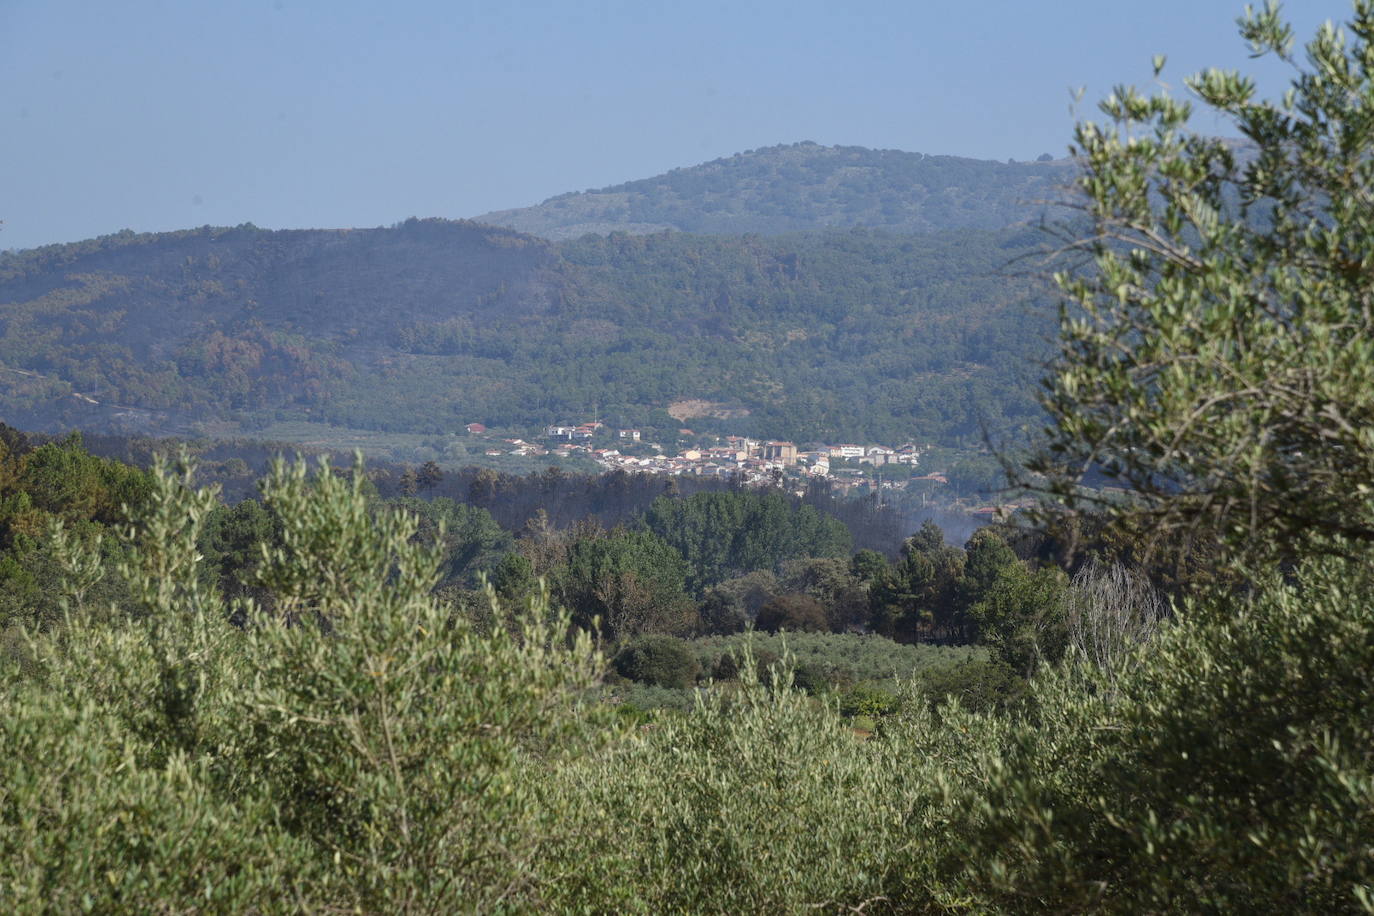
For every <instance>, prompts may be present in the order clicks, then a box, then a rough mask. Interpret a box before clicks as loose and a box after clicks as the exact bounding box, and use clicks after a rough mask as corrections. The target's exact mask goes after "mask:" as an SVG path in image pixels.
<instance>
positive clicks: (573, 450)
mask: <svg viewBox="0 0 1374 916" xmlns="http://www.w3.org/2000/svg"><path fill="white" fill-rule="evenodd" d="M467 431H468V433H469V434H471V435H474V436H478V437H483V438H487V429H486V427H485V426H483V425H482V424H480V423H471V424H468V426H467ZM683 432H684V433H687V432H690V431H689V430H683ZM594 440H595V442H594ZM491 442H492V444H491V446H490V447H489V448H487V449H486V454H488V455H491V456H496V455H519V456H536V457H537V456H543V455H552V456H555V457H560V458H567V457H573V456H578V455H581V456H584V457H588V458H591V459H592V460H594V461H595V462H596V463H597V464H598V465H600V466H601V467H602V468H604V469H606V470H615V469H622V470H626V471H636V472H642V473H649V474H665V475H671V476H677V475H683V474H691V475H696V476H703V477H729V478H735V477H738V478H741V479H743V480H744V481H745V482H746V483H768V482H776V481H777V480H779V478H781V477H786V478H792V479H799V478H808V477H832V476H835V477H838V478H841V479H840V480H839V481H838V482H840V483H843V482H844V481H843V478H845V477H847V476H850V475H857V474H858V472H857V471H854V470H840V469H839V468H837V467H835V465H837V464H838V463H840V462H841V461H843V462H848V463H849V464H850V467H851V468H852V465H853V464H859V465H872V466H874V467H881V466H883V465H889V464H895V465H906V466H908V467H911V468H914V467H915V466H916V465H917V464H918V463H919V462H920V458H921V453H922V451H923V447H922V446H920V445H917V444H915V443H907V444H905V445H902V446H899V447H897V448H889V447H887V446H885V445H855V444H848V443H846V444H841V445H816V446H809V447H806V448H799V447H798V446H797V445H796V444H795V443H792V442H782V441H776V440H765V439H750V438H747V437H744V436H724V437H720V438H718V439H717V440H716V442H715V444H714V445H703V446H698V447H692V448H687V449H683V450H682V451H681V452H679V453H678V454H676V455H669V454H666V453H665V452H664V450H663V448H662V447H661V446H658V445H655V444H653V443H649V442H645V441H644V439H643V434H642V433H641V431H640V430H638V429H613V428H610V427H607V426H606V425H605V424H603V423H600V422H590V423H580V424H576V425H554V426H547V427H545V428H544V435H543V437H542V439H540V441H539V442H526V441H525V440H523V439H500V440H496V439H494V438H493V439H492V440H491ZM597 443H599V444H597ZM626 446H640V447H638V448H633V449H630V450H629V451H631V452H633V454H626V453H623V452H622V451H621V449H622V448H625V447H626ZM646 448H647V449H650V450H652V453H651V454H646V453H645V449H646ZM832 468H834V471H832ZM927 478H928V479H930V480H931V481H934V482H937V483H944V482H945V480H944V478H943V477H942V476H941V475H940V474H938V473H937V474H930V475H927ZM918 479H919V478H918ZM887 485H889V486H890V485H891V484H887Z"/></svg>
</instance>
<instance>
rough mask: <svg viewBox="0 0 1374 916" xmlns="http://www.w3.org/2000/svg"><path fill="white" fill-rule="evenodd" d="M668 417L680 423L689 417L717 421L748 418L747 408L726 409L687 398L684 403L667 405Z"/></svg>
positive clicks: (710, 402) (717, 404) (720, 405)
mask: <svg viewBox="0 0 1374 916" xmlns="http://www.w3.org/2000/svg"><path fill="white" fill-rule="evenodd" d="M668 416H670V417H672V418H673V419H674V420H678V421H682V420H687V419H690V418H691V417H715V418H717V419H719V420H738V419H739V418H740V417H747V416H749V409H748V408H747V407H727V406H726V405H724V404H722V403H720V402H718V401H703V400H701V399H700V398H688V399H687V400H685V401H674V402H673V403H671V404H669V405H668Z"/></svg>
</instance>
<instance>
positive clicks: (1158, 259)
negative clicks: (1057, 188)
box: [1036, 0, 1374, 559]
mask: <svg viewBox="0 0 1374 916" xmlns="http://www.w3.org/2000/svg"><path fill="white" fill-rule="evenodd" d="M1241 33H1242V36H1243V37H1244V38H1245V40H1246V41H1247V42H1248V43H1249V44H1250V46H1251V48H1252V50H1253V51H1254V52H1255V53H1256V54H1257V55H1258V54H1271V55H1276V56H1277V57H1279V58H1281V59H1282V60H1284V61H1286V62H1288V63H1290V64H1292V65H1293V67H1294V70H1295V76H1294V79H1293V82H1292V86H1291V88H1290V90H1289V91H1288V92H1287V93H1286V94H1285V95H1284V96H1283V98H1282V99H1280V100H1277V101H1275V100H1269V99H1266V98H1263V97H1261V96H1260V95H1259V94H1258V92H1257V89H1256V84H1255V82H1254V80H1252V79H1250V78H1248V77H1246V76H1243V75H1242V74H1240V73H1238V72H1234V71H1219V70H1208V71H1206V72H1203V73H1201V74H1199V75H1197V76H1194V77H1192V78H1190V79H1188V80H1186V81H1185V83H1186V85H1187V87H1188V89H1189V90H1191V92H1192V94H1193V95H1195V96H1196V98H1197V99H1198V101H1199V102H1200V103H1201V105H1202V106H1204V107H1205V108H1206V109H1207V110H1209V112H1210V114H1212V115H1213V116H1215V117H1217V118H1219V119H1221V120H1224V121H1225V122H1227V123H1229V124H1230V125H1231V126H1232V129H1234V130H1235V131H1237V132H1238V133H1240V134H1241V135H1242V136H1243V137H1244V138H1245V141H1246V142H1245V143H1239V144H1238V143H1236V142H1233V141H1229V140H1225V139H1221V138H1218V137H1216V136H1209V135H1205V134H1198V133H1195V132H1192V131H1191V130H1189V129H1188V123H1189V120H1190V117H1191V115H1192V109H1193V105H1192V103H1190V102H1188V101H1184V100H1181V99H1179V98H1176V97H1174V96H1171V95H1170V94H1169V93H1168V92H1163V93H1160V94H1155V95H1146V94H1144V93H1141V92H1140V91H1138V90H1136V89H1135V88H1132V87H1120V88H1118V89H1117V90H1116V91H1115V92H1114V93H1113V94H1112V95H1111V96H1110V97H1109V98H1108V99H1107V100H1106V101H1104V102H1103V103H1102V105H1101V109H1102V111H1103V113H1104V114H1105V115H1106V117H1107V122H1106V123H1095V122H1091V121H1088V122H1084V123H1082V124H1080V125H1079V127H1078V129H1077V133H1076V142H1075V147H1074V152H1075V155H1077V156H1078V157H1079V160H1080V162H1081V163H1082V165H1083V167H1084V171H1083V175H1082V177H1081V179H1080V180H1079V182H1078V185H1079V189H1080V190H1081V191H1082V192H1083V206H1084V209H1085V211H1086V215H1087V217H1088V218H1089V219H1090V221H1091V226H1092V231H1091V232H1089V233H1088V234H1087V235H1086V237H1080V238H1079V239H1078V240H1077V241H1076V242H1075V243H1074V244H1073V246H1072V247H1073V248H1074V249H1076V250H1078V251H1080V252H1082V253H1084V254H1086V255H1087V256H1089V257H1090V263H1089V264H1088V266H1087V269H1085V270H1076V269H1075V270H1068V271H1065V272H1064V273H1062V274H1061V275H1060V276H1059V277H1058V280H1059V284H1060V287H1061V289H1062V290H1063V292H1064V293H1065V295H1066V298H1067V300H1068V303H1069V306H1070V307H1068V308H1066V310H1065V312H1064V317H1063V321H1062V328H1061V352H1060V356H1059V358H1058V360H1057V361H1056V363H1055V365H1054V367H1053V371H1052V374H1051V376H1050V378H1049V381H1048V387H1047V390H1046V392H1045V394H1044V397H1043V398H1042V402H1043V405H1044V407H1045V408H1046V410H1047V412H1048V415H1049V418H1050V421H1051V424H1050V427H1049V430H1048V435H1047V437H1046V441H1045V443H1044V446H1045V447H1044V449H1043V451H1042V452H1041V454H1040V457H1039V459H1038V461H1037V462H1036V466H1037V469H1038V470H1040V471H1042V472H1045V473H1046V474H1047V475H1048V478H1049V480H1050V486H1049V490H1050V492H1051V493H1052V495H1053V496H1054V497H1055V498H1056V501H1057V502H1058V503H1059V505H1060V506H1061V508H1062V507H1063V506H1067V507H1068V508H1069V509H1070V510H1078V509H1082V508H1084V507H1085V506H1087V507H1092V508H1096V509H1099V510H1105V511H1107V512H1109V513H1111V514H1113V515H1115V516H1116V517H1117V519H1118V520H1119V521H1121V522H1123V523H1125V524H1126V527H1127V529H1128V530H1130V531H1132V532H1134V533H1135V534H1137V535H1140V536H1141V537H1142V538H1144V539H1147V540H1150V541H1152V542H1153V543H1155V544H1157V545H1160V546H1163V547H1165V548H1166V549H1168V550H1173V549H1175V548H1177V547H1178V546H1179V545H1180V544H1184V543H1186V542H1188V541H1189V540H1196V541H1197V542H1199V543H1200V544H1202V545H1204V546H1209V547H1210V546H1211V545H1213V544H1214V543H1216V542H1217V541H1218V540H1219V541H1220V542H1222V543H1224V544H1226V545H1227V546H1228V547H1229V548H1230V549H1231V550H1232V551H1233V552H1234V553H1237V554H1239V555H1242V556H1250V557H1257V558H1263V559H1274V558H1293V557H1297V556H1301V555H1302V554H1303V552H1304V551H1305V550H1308V549H1310V548H1311V547H1312V546H1313V545H1314V544H1320V543H1321V542H1322V541H1321V539H1322V538H1328V537H1330V536H1333V535H1338V536H1342V537H1345V538H1349V539H1355V540H1364V541H1368V540H1374V304H1372V303H1371V297H1370V290H1371V284H1370V272H1371V270H1374V246H1371V240H1374V209H1371V207H1370V205H1369V204H1370V200H1371V194H1374V157H1372V156H1371V155H1370V153H1371V150H1374V3H1371V2H1369V0H1357V2H1356V3H1355V4H1354V15H1353V17H1352V19H1351V21H1350V23H1349V24H1348V26H1347V27H1345V28H1337V27H1334V26H1326V27H1323V28H1322V29H1321V30H1320V31H1319V32H1318V34H1317V35H1316V37H1315V38H1314V39H1313V40H1312V41H1311V42H1310V43H1309V44H1308V45H1307V47H1306V60H1305V61H1303V60H1301V59H1300V58H1298V56H1296V55H1295V54H1294V53H1293V33H1292V30H1291V28H1290V27H1289V26H1287V25H1286V24H1285V23H1284V22H1283V21H1282V19H1281V17H1280V14H1279V11H1278V8H1277V4H1276V3H1274V2H1273V0H1270V2H1269V3H1268V4H1267V5H1266V6H1265V8H1264V9H1262V10H1259V11H1254V10H1247V13H1246V15H1245V16H1244V17H1243V18H1242V20H1241ZM1162 63H1163V62H1162V60H1159V61H1157V64H1159V65H1160V66H1162ZM1094 470H1096V471H1101V472H1104V473H1105V474H1107V475H1108V476H1109V477H1110V478H1113V479H1114V480H1115V481H1116V482H1118V483H1119V484H1120V485H1121V486H1124V487H1126V488H1127V489H1128V490H1130V491H1131V492H1132V494H1133V496H1134V498H1133V499H1131V500H1126V501H1123V500H1120V499H1116V498H1113V497H1109V498H1107V499H1105V500H1100V499H1096V498H1094V493H1093V491H1087V492H1085V491H1082V490H1080V489H1079V488H1078V484H1079V482H1080V481H1081V479H1082V478H1083V476H1084V475H1085V474H1087V473H1089V472H1091V471H1094ZM1314 538H1315V539H1316V540H1315V541H1314V540H1313V539H1314Z"/></svg>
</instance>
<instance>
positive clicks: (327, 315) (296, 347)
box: [0, 220, 1053, 444]
mask: <svg viewBox="0 0 1374 916" xmlns="http://www.w3.org/2000/svg"><path fill="white" fill-rule="evenodd" d="M1041 243H1042V239H1041V238H1040V237H1039V236H1038V235H1037V234H1036V233H1034V232H1030V231H1010V230H1008V231H967V232H954V233H947V234H940V235H930V236H903V235H891V234H885V233H879V232H869V231H858V230H856V231H847V232H838V233H830V234H819V235H802V236H789V237H784V238H771V239H764V238H759V237H701V236H687V235H681V234H667V235H663V234H660V235H652V236H643V237H629V236H624V235H616V236H611V237H609V238H602V237H594V236H593V237H587V238H583V239H580V240H577V241H570V242H566V243H562V244H561V245H557V246H555V245H552V244H550V243H547V242H544V241H541V240H538V239H534V238H530V237H528V236H521V235H518V234H515V233H512V232H510V231H508V230H503V229H497V228H493V227H484V226H480V225H477V224H472V223H449V222H443V221H433V220H431V221H412V222H408V223H405V224H403V225H400V226H397V227H395V228H392V229H376V230H354V231H347V232H316V231H290V232H267V231H264V230H258V229H255V228H252V227H247V226H244V227H239V228H236V229H210V228H205V229H200V230H189V231H186V232H180V233H169V234H161V235H146V236H136V235H132V234H129V235H126V236H112V237H107V238H102V239H97V240H93V241H90V242H83V243H78V244H74V245H64V246H52V247H49V248H43V249H37V250H34V251H29V252H20V253H18V254H10V255H5V256H3V257H0V302H3V303H4V315H5V318H4V321H3V326H2V327H0V375H3V381H4V384H3V386H0V392H3V399H2V400H0V406H3V408H4V409H5V411H6V414H7V416H8V417H9V418H10V419H11V422H15V423H19V424H20V425H24V426H27V427H29V428H44V427H46V428H63V427H65V428H71V427H73V426H77V427H81V428H86V429H97V428H103V429H107V430H110V429H113V430H122V431H139V432H162V433H181V434H185V433H187V432H190V431H193V430H195V429H198V428H201V427H203V426H204V425H205V424H207V423H209V422H211V421H226V420H227V421H232V422H233V423H236V424H238V427H237V428H239V429H240V431H251V430H252V429H253V428H255V427H261V426H262V425H264V424H266V423H268V422H271V421H273V420H276V419H310V420H315V421H325V422H330V423H335V424H338V425H344V426H352V427H359V428H364V429H381V430H391V431H414V432H425V433H439V432H444V431H452V430H455V429H461V428H462V426H463V425H464V424H466V423H469V422H473V421H478V422H482V423H485V424H486V425H488V426H491V427H495V428H506V429H517V430H519V429H529V428H532V427H536V426H539V425H542V424H547V423H553V422H567V421H569V420H571V419H584V418H587V417H590V416H591V415H592V414H593V413H595V414H597V415H598V416H599V417H601V418H602V419H605V420H607V421H608V422H614V423H619V424H623V425H635V426H638V427H643V428H646V429H649V430H662V431H664V432H667V433H669V434H670V435H672V434H675V433H676V430H677V428H678V427H679V426H680V425H681V424H680V423H678V422H677V421H676V420H673V419H672V418H671V417H670V416H669V415H668V414H667V413H666V412H665V408H667V407H669V406H670V405H671V404H673V403H674V402H676V401H680V400H699V401H704V402H707V403H708V404H710V405H716V406H717V407H720V408H729V409H728V410H717V409H715V408H707V409H706V411H705V412H706V413H708V414H712V413H718V414H725V415H729V416H732V417H733V418H734V419H731V420H722V419H718V418H716V417H714V416H706V417H702V418H700V419H694V420H693V421H692V422H693V423H694V427H693V428H697V427H700V429H698V430H697V431H698V432H700V431H703V430H713V431H727V432H736V431H738V432H743V433H745V434H748V435H754V436H782V437H790V438H793V439H797V440H803V441H805V440H834V439H844V438H852V439H859V440H862V441H883V442H891V443H893V444H898V443H900V442H903V441H908V440H911V439H919V440H923V441H937V442H946V443H950V444H954V443H960V442H962V443H966V444H981V441H982V436H983V431H984V429H985V428H986V429H989V430H992V431H994V432H995V433H997V434H999V435H1001V434H1011V432H1012V431H1014V430H1016V429H1018V428H1020V427H1021V426H1023V425H1025V424H1027V423H1029V422H1031V421H1032V419H1033V418H1034V417H1035V416H1036V408H1035V405H1034V402H1033V400H1032V398H1031V396H1030V386H1029V384H1028V378H1029V372H1030V370H1029V368H1028V360H1029V359H1030V358H1032V357H1036V356H1039V355H1043V353H1044V352H1045V351H1046V348H1047V346H1048V344H1047V341H1048V338H1049V336H1050V334H1051V331H1052V326H1053V314H1052V312H1053V310H1052V307H1051V305H1050V300H1049V298H1048V296H1047V294H1046V292H1045V290H1044V288H1043V284H1042V283H1039V282H1037V281H1034V280H1032V279H1030V278H1029V277H1027V276H1025V275H1023V274H1024V272H1025V271H1024V265H1018V264H1017V263H1014V262H1016V259H1017V258H1018V257H1020V256H1022V255H1025V254H1026V253H1027V252H1029V251H1033V250H1035V249H1036V247H1037V246H1038V245H1040V244H1041ZM220 425H222V424H220Z"/></svg>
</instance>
